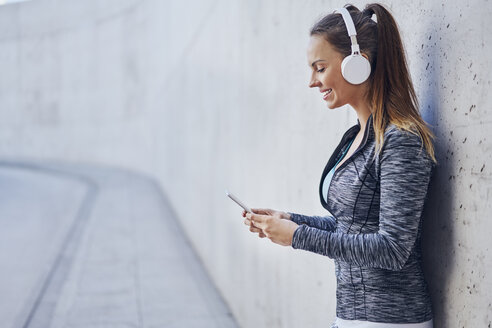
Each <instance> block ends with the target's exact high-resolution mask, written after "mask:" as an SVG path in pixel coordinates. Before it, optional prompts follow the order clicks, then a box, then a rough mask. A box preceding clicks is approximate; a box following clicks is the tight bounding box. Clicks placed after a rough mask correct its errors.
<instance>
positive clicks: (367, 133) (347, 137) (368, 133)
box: [319, 113, 374, 211]
mask: <svg viewBox="0 0 492 328" xmlns="http://www.w3.org/2000/svg"><path fill="white" fill-rule="evenodd" d="M372 121H373V116H372V113H371V114H370V115H369V117H368V119H367V123H366V129H365V130H364V137H363V139H362V142H361V143H360V145H359V147H358V148H357V149H356V150H355V152H354V153H353V154H352V155H351V156H350V158H352V157H353V156H354V155H357V153H358V152H361V151H362V149H363V148H364V147H365V146H366V144H367V142H368V140H369V139H373V138H374V129H373V126H372ZM360 129H361V125H360V121H359V119H357V124H356V125H353V126H352V127H350V128H349V129H348V130H347V131H345V133H344V134H343V136H342V140H340V143H339V144H338V146H337V147H336V148H335V151H334V152H333V154H332V155H331V157H330V159H329V160H328V163H327V164H326V166H325V169H324V170H323V173H322V174H321V181H320V184H319V196H320V200H321V205H323V207H324V208H326V209H327V210H328V211H329V209H328V204H327V203H326V202H325V198H324V197H323V182H324V180H325V177H326V175H327V174H328V172H330V170H331V169H332V168H333V166H335V163H336V162H337V161H338V160H339V159H340V157H341V156H342V154H343V152H344V151H345V148H346V147H347V146H348V143H349V142H350V141H351V140H352V139H354V138H355V136H356V135H357V133H359V131H360ZM347 162H348V161H347ZM347 162H344V163H343V164H342V166H341V167H343V166H345V165H347V164H346V163H347ZM341 167H340V168H341ZM340 168H339V169H340ZM337 171H338V170H337Z"/></svg>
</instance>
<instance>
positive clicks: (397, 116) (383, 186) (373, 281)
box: [243, 4, 437, 328]
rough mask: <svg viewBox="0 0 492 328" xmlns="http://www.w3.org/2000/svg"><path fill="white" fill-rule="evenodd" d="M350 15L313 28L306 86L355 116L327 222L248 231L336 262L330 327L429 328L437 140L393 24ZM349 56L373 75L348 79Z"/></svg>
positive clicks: (256, 222) (290, 218)
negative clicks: (427, 222) (426, 236)
mask: <svg viewBox="0 0 492 328" xmlns="http://www.w3.org/2000/svg"><path fill="white" fill-rule="evenodd" d="M345 9H346V10H347V11H345V10H344V9H343V8H341V9H339V10H338V11H336V12H334V13H332V14H329V15H327V16H325V17H323V18H322V19H321V20H320V21H319V22H317V23H316V24H315V25H314V26H313V27H312V29H311V32H310V42H309V46H308V51H307V55H308V65H309V66H310V68H311V69H312V76H311V81H310V84H309V87H311V88H319V90H320V92H322V95H323V99H324V100H325V101H326V103H327V105H328V107H329V108H331V109H333V108H339V107H341V106H343V105H345V104H349V105H351V107H352V108H353V109H354V110H355V111H356V113H357V116H358V120H357V124H356V125H354V126H352V127H351V128H349V129H348V130H347V131H346V132H345V134H344V135H343V137H342V140H341V141H340V143H339V145H338V147H337V148H336V149H335V151H334V152H333V154H332V156H331V158H330V159H329V161H328V163H327V165H326V167H325V169H324V171H323V174H322V177H321V182H320V186H319V192H320V199H321V204H322V205H323V207H324V208H325V209H327V210H328V211H329V213H330V215H327V216H324V217H319V216H305V215H301V214H296V213H290V212H281V211H275V210H271V209H252V211H253V212H254V213H246V212H243V216H244V217H246V219H245V221H244V223H245V224H246V225H248V226H250V231H252V232H254V233H258V234H259V237H261V238H263V237H267V238H269V239H271V240H272V241H273V242H275V243H278V244H280V245H284V246H292V247H293V248H295V249H303V250H307V251H310V252H315V253H318V254H322V255H325V256H328V257H329V258H332V259H334V260H335V273H336V278H337V296H336V297H337V308H336V314H337V317H336V320H335V322H334V323H333V325H332V327H339V328H342V327H381V328H390V327H393V328H396V327H402V328H403V327H406V328H431V327H432V308H431V301H430V297H429V293H428V288H427V285H426V282H425V280H424V275H423V272H422V268H421V249H420V238H421V227H422V225H421V224H422V222H421V221H422V220H421V216H422V211H423V207H424V203H425V199H426V195H427V191H428V185H429V181H430V178H431V174H432V171H433V168H434V167H435V165H436V163H437V161H436V158H435V156H434V149H433V144H432V138H434V135H433V134H432V132H431V131H430V129H429V128H428V127H427V126H426V123H425V122H424V121H423V120H422V118H421V116H420V113H419V111H418V100H417V98H416V95H415V91H414V88H413V85H412V82H411V79H410V76H409V73H408V68H407V64H406V60H405V55H404V49H403V46H402V42H401V39H400V35H399V31H398V28H397V25H396V23H395V21H394V19H393V17H392V15H391V14H390V13H389V12H388V11H387V10H386V9H385V8H384V7H383V6H381V5H380V4H369V5H367V6H366V8H365V9H364V10H363V11H359V9H357V8H356V7H354V6H351V5H347V6H346V7H345ZM344 14H345V16H344ZM373 15H375V20H376V21H375V20H373V18H372V17H373ZM351 22H352V24H354V26H352V29H353V28H354V27H355V30H356V36H355V35H353V34H354V33H353V32H351V27H350V24H351ZM349 34H351V36H349ZM351 49H352V51H351ZM359 51H360V52H359ZM351 53H352V54H353V55H354V56H357V55H358V56H359V57H358V58H357V60H359V62H360V63H362V61H365V60H367V67H365V66H364V63H362V64H361V65H362V66H360V65H359V66H357V65H358V64H356V65H355V70H354V67H352V70H353V71H352V72H347V71H346V69H347V66H346V65H345V64H346V63H344V65H345V67H342V62H343V61H344V58H345V57H347V56H349V57H350V55H351ZM361 56H362V57H363V58H362V57H361ZM364 58H365V59H364ZM366 68H367V72H364V70H365V69H366ZM350 73H353V74H355V79H354V77H353V76H352V77H351V76H350ZM349 81H350V82H349Z"/></svg>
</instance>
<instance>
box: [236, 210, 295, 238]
mask: <svg viewBox="0 0 492 328" xmlns="http://www.w3.org/2000/svg"><path fill="white" fill-rule="evenodd" d="M251 211H253V213H254V214H264V215H270V216H273V217H276V218H279V219H285V220H290V214H288V213H285V212H281V211H276V210H272V209H269V208H252V209H251ZM246 213H247V212H246V211H243V214H242V216H243V217H244V218H246ZM244 224H245V225H247V226H249V231H251V232H254V233H258V237H260V238H265V237H266V235H265V234H264V233H263V232H262V231H261V229H259V228H258V227H256V226H255V225H253V224H252V223H251V220H250V219H249V218H246V219H244Z"/></svg>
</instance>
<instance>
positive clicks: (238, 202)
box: [226, 190, 253, 213]
mask: <svg viewBox="0 0 492 328" xmlns="http://www.w3.org/2000/svg"><path fill="white" fill-rule="evenodd" d="M226 195H227V196H228V197H229V198H230V199H232V200H233V201H234V202H236V204H238V205H239V206H241V207H242V208H243V209H244V210H245V211H246V212H249V213H253V212H252V211H251V209H250V208H249V207H248V206H246V205H244V204H243V202H241V201H240V200H239V199H238V198H237V197H236V196H234V195H233V194H231V193H230V192H229V191H227V190H226Z"/></svg>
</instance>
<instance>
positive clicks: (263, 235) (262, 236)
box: [258, 232, 266, 238]
mask: <svg viewBox="0 0 492 328" xmlns="http://www.w3.org/2000/svg"><path fill="white" fill-rule="evenodd" d="M258 237H260V238H265V237H266V235H265V234H264V233H263V232H260V233H259V234H258Z"/></svg>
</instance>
